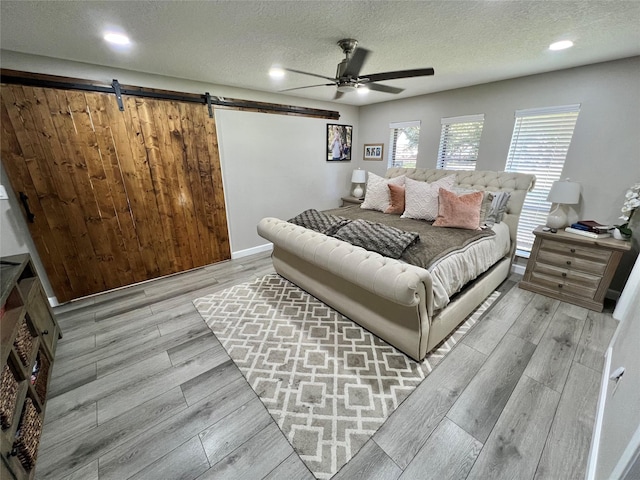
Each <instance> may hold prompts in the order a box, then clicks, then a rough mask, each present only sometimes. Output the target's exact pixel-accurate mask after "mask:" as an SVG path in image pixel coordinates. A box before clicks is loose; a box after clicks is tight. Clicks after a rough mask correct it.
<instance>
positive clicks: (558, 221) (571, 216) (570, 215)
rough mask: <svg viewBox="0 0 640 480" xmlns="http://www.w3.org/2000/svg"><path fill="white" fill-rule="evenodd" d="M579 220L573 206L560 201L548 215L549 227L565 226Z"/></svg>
mask: <svg viewBox="0 0 640 480" xmlns="http://www.w3.org/2000/svg"><path fill="white" fill-rule="evenodd" d="M577 221H578V213H577V212H576V211H575V210H574V209H573V208H572V207H570V206H568V205H563V204H561V203H558V204H556V208H554V209H553V210H551V212H549V215H548V216H547V227H550V228H564V227H568V226H569V225H571V224H573V223H576V222H577Z"/></svg>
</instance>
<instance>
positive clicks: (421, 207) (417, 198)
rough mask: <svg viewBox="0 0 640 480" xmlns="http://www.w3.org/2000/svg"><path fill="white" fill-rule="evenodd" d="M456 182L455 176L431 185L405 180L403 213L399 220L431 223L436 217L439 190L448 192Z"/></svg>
mask: <svg viewBox="0 0 640 480" xmlns="http://www.w3.org/2000/svg"><path fill="white" fill-rule="evenodd" d="M455 181H456V176H455V175H449V176H448V177H443V178H441V179H440V180H437V181H435V182H432V183H427V182H421V181H418V180H413V179H412V178H407V179H406V181H405V183H404V213H403V214H402V216H401V218H415V219H418V220H428V221H430V222H431V221H433V220H435V219H436V217H437V216H438V192H439V190H440V188H445V189H447V190H450V189H451V187H453V184H454V183H455Z"/></svg>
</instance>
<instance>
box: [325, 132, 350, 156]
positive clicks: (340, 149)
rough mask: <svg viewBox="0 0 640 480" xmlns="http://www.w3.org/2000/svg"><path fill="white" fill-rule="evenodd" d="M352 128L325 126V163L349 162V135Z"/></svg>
mask: <svg viewBox="0 0 640 480" xmlns="http://www.w3.org/2000/svg"><path fill="white" fill-rule="evenodd" d="M352 133H353V126H351V125H337V124H334V123H328V124H327V143H326V145H327V152H326V157H325V158H326V159H327V162H350V161H351V134H352Z"/></svg>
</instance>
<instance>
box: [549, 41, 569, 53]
mask: <svg viewBox="0 0 640 480" xmlns="http://www.w3.org/2000/svg"><path fill="white" fill-rule="evenodd" d="M571 47H573V42H572V41H571V40H561V41H559V42H555V43H552V44H551V45H549V50H554V51H555V50H565V49H567V48H571Z"/></svg>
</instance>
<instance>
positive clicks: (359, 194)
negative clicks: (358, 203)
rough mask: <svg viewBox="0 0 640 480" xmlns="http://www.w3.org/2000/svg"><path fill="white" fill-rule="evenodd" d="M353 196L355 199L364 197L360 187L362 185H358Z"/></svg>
mask: <svg viewBox="0 0 640 480" xmlns="http://www.w3.org/2000/svg"><path fill="white" fill-rule="evenodd" d="M352 195H353V196H354V197H355V198H362V197H363V196H364V191H363V190H362V187H361V186H360V184H357V185H356V188H354V189H353V193H352Z"/></svg>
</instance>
